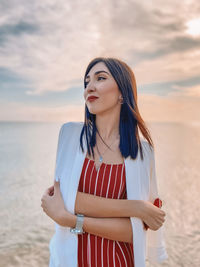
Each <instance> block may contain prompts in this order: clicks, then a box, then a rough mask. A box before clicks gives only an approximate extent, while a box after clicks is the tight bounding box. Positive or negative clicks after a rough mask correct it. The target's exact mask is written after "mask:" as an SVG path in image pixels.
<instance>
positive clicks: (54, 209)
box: [41, 181, 69, 226]
mask: <svg viewBox="0 0 200 267" xmlns="http://www.w3.org/2000/svg"><path fill="white" fill-rule="evenodd" d="M41 202H42V203H41V207H42V208H43V211H44V212H45V213H46V214H47V215H48V216H49V217H50V218H51V219H52V220H54V221H55V222H56V223H58V224H59V225H61V226H67V217H68V214H69V212H68V211H67V210H66V208H65V205H64V201H63V198H62V195H61V192H60V183H59V182H56V181H55V182H54V186H51V187H49V188H48V189H47V190H46V191H45V192H44V194H43V196H42V199H41Z"/></svg>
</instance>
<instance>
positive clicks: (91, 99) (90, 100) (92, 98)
mask: <svg viewBox="0 0 200 267" xmlns="http://www.w3.org/2000/svg"><path fill="white" fill-rule="evenodd" d="M97 99H98V97H91V98H89V99H88V101H89V102H93V101H95V100H97Z"/></svg>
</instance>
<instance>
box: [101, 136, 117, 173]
mask: <svg viewBox="0 0 200 267" xmlns="http://www.w3.org/2000/svg"><path fill="white" fill-rule="evenodd" d="M100 137H101V136H100ZM118 137H119V135H118ZM101 139H102V137H101ZM102 141H103V142H104V143H105V141H104V140H103V139H102ZM116 141H118V139H115V140H114V142H112V143H111V144H110V146H112V145H113V144H114V143H115V142H116ZM105 144H106V143H105ZM96 146H97V152H98V154H99V163H100V165H99V166H98V167H97V170H98V169H99V168H100V166H101V163H102V162H103V155H104V154H105V152H106V151H107V150H108V148H110V147H109V146H108V145H107V144H106V146H107V148H106V149H105V150H104V152H103V153H100V151H99V148H98V145H97V143H96ZM110 150H111V148H110Z"/></svg>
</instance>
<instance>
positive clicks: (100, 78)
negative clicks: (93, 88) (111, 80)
mask: <svg viewBox="0 0 200 267" xmlns="http://www.w3.org/2000/svg"><path fill="white" fill-rule="evenodd" d="M99 79H103V80H105V79H106V78H104V77H101V76H99V77H98V80H99Z"/></svg>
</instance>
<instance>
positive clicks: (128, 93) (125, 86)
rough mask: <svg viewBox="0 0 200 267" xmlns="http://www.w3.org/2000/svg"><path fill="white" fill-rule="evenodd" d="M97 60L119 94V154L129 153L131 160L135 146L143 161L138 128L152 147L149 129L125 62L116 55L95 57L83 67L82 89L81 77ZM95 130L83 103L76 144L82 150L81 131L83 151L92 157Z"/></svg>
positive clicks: (93, 115)
mask: <svg viewBox="0 0 200 267" xmlns="http://www.w3.org/2000/svg"><path fill="white" fill-rule="evenodd" d="M99 62H103V63H104V64H105V65H106V67H107V68H108V69H109V71H110V73H111V75H112V76H113V78H114V79H115V81H116V83H117V85H118V88H119V91H120V92H121V94H122V97H123V104H121V111H120V123H119V133H120V144H119V148H120V151H121V154H122V156H123V157H124V158H127V157H128V156H131V158H133V159H135V158H136V157H137V153H138V147H139V148H140V153H141V158H142V160H143V150H142V145H141V141H140V137H139V130H140V131H141V133H142V135H143V137H144V138H145V139H146V140H147V141H148V143H149V144H150V148H152V147H154V145H153V141H152V138H151V136H150V133H149V130H148V129H147V127H146V125H145V123H144V121H143V119H142V117H141V115H140V113H139V109H138V106H137V86H136V80H135V76H134V73H133V71H132V69H131V68H130V67H129V66H128V65H127V64H126V63H124V62H123V61H121V60H119V59H117V58H110V57H109V58H105V57H97V58H94V59H93V60H92V61H91V62H90V63H89V65H88V67H87V69H86V72H85V76H84V88H86V82H85V79H86V76H87V74H88V73H89V71H90V69H91V68H92V67H93V66H94V65H95V64H97V63H99ZM96 132H98V129H97V127H96V115H95V114H91V113H90V112H89V110H88V108H87V106H86V104H85V120H84V125H83V128H82V131H81V135H80V146H81V149H82V151H84V149H83V142H82V141H83V140H82V139H83V135H84V133H85V139H86V143H87V151H88V154H89V155H91V151H92V155H93V158H94V150H93V147H94V146H95V144H96Z"/></svg>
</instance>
